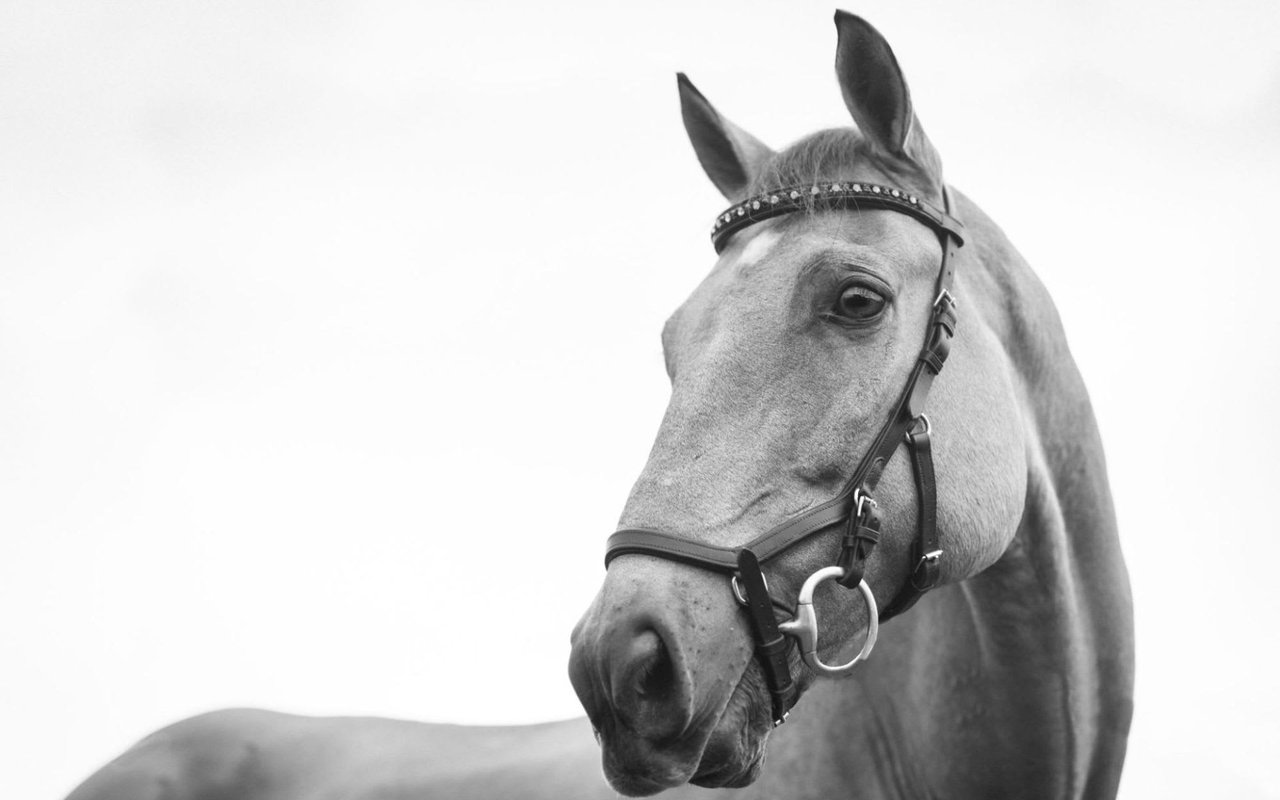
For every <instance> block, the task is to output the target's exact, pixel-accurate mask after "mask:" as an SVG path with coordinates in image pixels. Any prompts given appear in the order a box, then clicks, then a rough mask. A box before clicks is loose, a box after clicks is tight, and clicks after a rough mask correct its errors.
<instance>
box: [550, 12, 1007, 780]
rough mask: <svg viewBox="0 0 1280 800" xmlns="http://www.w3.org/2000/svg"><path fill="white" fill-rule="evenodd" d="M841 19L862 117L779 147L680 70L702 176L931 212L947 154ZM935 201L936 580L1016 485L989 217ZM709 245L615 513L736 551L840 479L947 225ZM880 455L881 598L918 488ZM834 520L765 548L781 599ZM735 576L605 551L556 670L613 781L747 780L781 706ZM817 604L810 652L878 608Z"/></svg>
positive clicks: (766, 233)
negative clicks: (594, 589) (949, 319)
mask: <svg viewBox="0 0 1280 800" xmlns="http://www.w3.org/2000/svg"><path fill="white" fill-rule="evenodd" d="M836 27H837V30H838V44H837V52H836V75H837V78H838V82H839V85H840V89H841V93H842V95H843V98H844V102H845V104H846V106H847V107H848V109H849V112H850V114H851V115H852V117H853V121H854V122H855V123H856V129H855V128H847V129H835V130H827V131H822V132H819V133H816V134H813V135H811V136H808V137H806V138H804V139H801V140H800V141H798V142H797V143H795V144H793V145H792V146H790V147H788V148H786V149H784V150H782V151H779V152H775V151H773V150H772V149H770V148H769V147H768V146H766V145H765V144H763V143H762V142H760V141H759V140H758V139H756V138H755V137H753V136H751V135H750V134H748V133H747V132H745V131H743V130H742V129H740V128H738V127H737V126H736V125H734V124H733V123H731V122H729V121H728V120H727V119H725V118H724V117H723V116H721V115H720V114H719V113H718V112H717V111H716V110H715V109H714V108H713V107H712V106H711V104H710V103H709V102H708V101H707V100H706V98H704V97H703V95H702V94H701V93H699V92H698V90H697V89H695V88H694V86H693V84H692V83H690V82H689V81H688V80H687V79H686V78H685V77H684V76H683V75H681V76H680V78H679V81H678V85H679V93H680V100H681V108H682V115H683V118H684V124H685V127H686V129H687V131H688V134H689V137H690V139H691V140H692V143H693V147H694V150H695V152H696V154H697V157H698V160H699V161H700V162H701V164H702V166H703V168H704V169H705V171H706V173H707V175H708V176H709V177H710V178H711V180H712V182H713V183H714V184H715V185H716V186H717V187H718V188H719V189H720V191H721V192H722V193H723V194H724V195H725V196H726V197H727V198H728V199H729V200H730V201H731V202H733V203H743V202H744V201H747V200H749V199H750V198H758V197H762V196H763V197H766V198H767V197H768V196H769V192H772V191H775V190H778V189H780V188H781V187H795V186H800V187H806V186H810V185H813V186H814V192H815V194H816V193H817V192H818V191H819V189H818V187H819V186H821V187H823V189H822V191H828V188H829V187H831V186H833V185H834V186H835V187H837V188H838V189H840V190H841V191H844V190H845V188H846V187H851V186H853V185H855V184H856V185H857V186H859V187H861V186H863V185H865V186H874V187H876V191H877V192H879V191H880V188H879V187H882V186H883V187H893V189H894V191H895V195H896V193H897V192H898V191H900V192H901V195H902V196H903V197H910V198H911V200H912V202H914V201H915V199H916V198H919V199H920V200H921V201H922V202H924V203H925V204H927V205H928V206H930V207H933V208H939V209H941V208H947V207H948V201H949V200H948V196H945V193H946V192H947V190H946V189H945V188H944V183H943V179H942V172H941V162H940V160H939V158H938V155H937V153H936V152H935V150H934V148H933V146H932V145H931V144H930V142H929V139H928V138H927V137H926V136H925V133H924V130H923V129H922V127H921V125H920V121H919V120H918V119H917V118H916V116H915V114H914V112H913V110H912V104H911V100H910V95H909V92H908V89H907V84H906V82H905V80H904V79H903V75H902V72H901V71H900V69H899V67H898V63H897V61H896V59H895V57H894V55H893V52H892V51H891V50H890V48H889V46H888V44H887V43H886V42H885V40H884V38H883V37H882V36H881V35H880V34H879V33H878V32H877V31H876V30H875V29H874V28H872V27H871V26H870V25H869V24H868V23H866V22H865V21H863V20H861V19H859V18H858V17H855V16H853V15H850V14H846V13H843V12H840V13H837V15H836ZM766 202H767V201H766ZM733 213H734V210H733V209H731V211H730V215H732V214H733ZM747 213H748V214H749V213H751V210H750V209H748V210H747ZM951 213H954V214H955V216H956V217H958V218H960V219H962V220H964V221H965V222H966V223H968V224H969V227H968V229H967V230H966V231H965V233H964V236H965V238H966V242H965V245H964V247H963V248H961V249H960V251H959V252H960V255H959V257H958V260H959V266H958V267H957V268H956V276H955V282H954V287H953V289H952V293H953V294H954V296H955V298H956V301H957V303H958V304H959V306H960V307H961V309H962V312H963V313H962V315H961V318H960V320H959V324H958V325H957V328H956V331H955V336H954V340H953V341H952V342H951V347H950V355H949V359H948V361H947V365H946V370H945V371H943V372H942V373H941V374H940V376H939V378H938V380H937V381H936V382H935V383H934V384H933V386H932V391H931V392H930V394H929V395H928V401H927V408H926V411H927V416H928V425H929V427H930V428H931V429H932V436H933V440H932V450H933V454H934V459H935V460H936V475H937V478H936V512H937V513H936V528H937V537H938V539H939V540H940V541H941V542H942V549H943V550H944V554H943V556H942V557H941V558H940V559H939V560H938V562H937V568H938V570H939V574H938V577H939V578H940V582H939V585H945V584H950V583H956V582H959V581H964V580H965V579H966V578H969V577H970V576H973V575H975V574H977V573H978V572H980V571H982V570H983V569H985V568H986V567H988V566H989V565H991V564H992V563H994V562H995V561H997V559H999V558H1000V556H1001V554H1002V553H1003V552H1004V551H1005V549H1006V547H1008V545H1009V543H1010V541H1011V540H1012V539H1013V537H1014V534H1015V532H1016V531H1017V529H1018V525H1019V521H1020V519H1021V517H1022V513H1023V504H1024V499H1025V495H1026V491H1027V464H1026V458H1027V456H1026V444H1025V435H1024V428H1025V415H1024V413H1023V411H1022V410H1021V408H1020V405H1019V390H1018V388H1017V381H1016V380H1015V378H1014V376H1013V374H1012V372H1011V369H1010V366H1009V356H1008V354H1007V353H1006V351H1005V348H1004V346H1003V344H1002V336H1001V335H1000V334H1001V332H1000V331H999V330H997V329H998V328H999V326H1001V325H1003V324H1004V323H1002V322H1001V320H1003V319H1005V314H1004V304H1005V303H1006V302H1007V301H1006V300H1002V297H1001V293H1000V291H999V287H998V286H995V285H992V279H991V277H990V274H989V273H988V272H986V271H984V270H983V269H981V268H979V267H977V266H975V265H976V264H979V263H980V262H981V261H982V260H983V259H993V258H999V257H1000V253H999V252H998V251H996V250H993V249H991V248H990V247H987V246H986V245H984V241H983V234H984V230H983V226H984V225H986V224H988V223H986V222H985V217H983V216H982V215H981V214H980V212H977V211H976V209H974V208H973V206H972V205H971V204H969V203H968V201H967V200H964V199H963V198H959V199H958V202H957V203H956V205H955V206H954V208H953V209H952V212H951ZM730 222H732V219H730ZM718 244H719V245H720V246H721V247H722V250H721V252H720V253H719V259H718V260H717V261H716V263H715V266H714V267H713V268H712V270H711V272H710V274H709V275H708V276H707V277H706V279H705V280H704V281H703V282H702V283H701V285H699V286H698V287H697V289H696V290H695V291H694V292H693V294H692V295H691V296H690V297H689V298H688V299H687V300H686V301H685V302H684V304H683V305H682V306H681V307H680V308H679V309H677V310H676V311H675V313H674V314H673V315H672V316H671V317H670V319H669V320H668V321H667V323H666V325H665V327H664V329H663V332H662V342H663V348H664V353H665V358H666V365H667V371H668V374H669V376H670V380H671V386H672V392H671V398H670V403H669V405H668V407H667V411H666V414H665V417H664V419H663V421H662V424H661V427H660V428H659V430H658V433H657V439H656V441H655V443H654V446H653V450H652V452H651V454H650V456H649V460H648V462H647V464H646V465H645V467H644V470H643V472H642V473H641V475H640V477H639V479H638V480H637V482H636V484H635V486H634V488H633V490H632V492H631V494H630V497H629V499H628V500H627V503H626V506H625V508H624V510H623V513H622V517H621V526H622V527H623V528H627V529H642V530H656V531H665V532H670V533H672V534H677V535H678V536H679V537H681V538H682V539H683V540H687V541H688V542H691V543H693V544H694V545H695V546H696V545H705V546H708V547H710V548H713V549H714V548H718V549H720V550H723V551H732V550H734V549H735V548H740V547H742V546H743V545H744V544H745V543H747V542H750V541H752V540H754V539H756V538H757V537H759V536H760V534H761V533H762V532H764V531H768V530H772V529H776V528H777V527H778V526H779V525H783V524H785V523H786V521H787V520H790V519H794V518H796V517H797V516H798V515H803V514H804V513H805V512H806V511H809V510H812V509H815V508H819V507H821V506H823V504H829V503H830V501H831V500H832V498H833V497H838V496H840V494H841V492H842V491H844V490H845V489H846V487H847V484H848V481H849V479H850V476H851V475H852V474H853V473H854V472H855V470H857V469H858V468H859V464H860V462H861V461H862V459H863V456H864V454H866V453H867V452H868V451H869V450H870V449H871V448H872V447H873V445H874V440H875V439H876V437H877V436H878V435H879V434H880V433H881V431H882V430H884V429H885V421H886V419H888V418H891V417H892V416H893V413H894V409H895V404H897V403H899V401H900V399H901V398H900V395H901V393H902V388H903V386H904V384H905V383H906V382H907V381H908V380H909V377H910V376H911V374H912V371H913V369H915V368H916V364H917V361H918V359H919V357H920V354H921V343H922V341H923V340H925V339H926V338H927V336H928V330H929V326H930V324H931V319H932V318H933V315H934V314H935V309H936V303H935V300H936V299H937V298H936V297H935V294H936V292H937V282H938V275H939V263H940V262H941V261H942V259H943V256H944V251H945V249H946V247H947V245H948V240H947V237H946V236H941V237H940V236H939V234H938V231H937V230H936V229H933V228H931V227H930V226H929V225H926V224H922V222H921V221H920V220H919V219H916V218H913V217H912V216H911V215H910V214H905V213H897V211H895V210H893V209H889V208H883V207H878V206H876V205H874V204H871V203H867V204H865V207H861V208H860V207H859V204H858V203H857V202H852V203H844V204H842V205H840V206H839V207H836V206H824V205H821V204H816V203H815V204H809V205H808V206H806V207H805V208H804V209H801V210H795V211H792V212H791V213H785V214H777V215H774V216H771V217H768V218H763V217H762V218H761V219H760V220H759V221H755V222H754V223H753V224H750V225H747V226H743V227H741V228H740V229H735V230H734V231H733V232H732V233H731V234H730V235H727V236H724V237H720V239H719V241H718ZM900 439H901V437H899V440H900ZM895 446H896V445H895ZM904 447H905V446H904ZM900 449H902V448H900ZM875 469H876V470H877V473H878V474H877V477H878V486H877V488H876V491H875V501H876V505H877V508H878V510H879V513H880V515H881V518H880V520H879V521H880V530H881V534H880V537H879V541H878V543H877V544H876V546H875V549H874V551H873V552H872V553H871V554H870V555H869V556H868V557H867V559H866V564H865V570H864V572H863V573H862V575H861V577H862V578H863V579H864V580H865V582H866V586H867V587H868V588H869V590H870V593H871V594H872V595H873V596H874V597H875V598H880V599H881V603H882V604H883V603H885V602H887V601H888V600H889V599H892V598H895V597H898V596H900V595H901V594H902V592H903V590H904V587H905V586H907V585H908V584H909V583H910V581H911V579H912V576H913V570H914V569H916V567H917V566H918V563H917V562H918V556H919V554H918V553H916V552H914V548H915V546H916V542H917V531H918V528H919V525H920V522H921V521H920V519H919V517H920V516H921V511H920V505H921V504H920V502H919V500H918V497H917V495H918V490H917V480H916V479H915V478H914V477H913V471H912V465H911V463H910V459H909V458H907V457H906V456H903V455H899V456H898V457H896V458H890V459H888V460H887V462H886V463H881V464H878V465H876V466H875ZM844 527H845V526H844V521H843V520H841V521H840V522H839V523H834V522H833V524H830V525H828V526H826V527H824V528H823V529H821V530H816V531H814V532H813V535H808V536H805V537H804V538H803V540H801V541H798V542H796V543H795V546H793V547H790V548H788V549H787V550H786V551H785V552H782V553H779V554H777V557H776V558H771V559H770V560H768V562H767V563H766V564H765V565H764V568H763V572H764V575H765V577H766V579H767V586H768V595H769V597H770V598H771V599H772V602H773V603H774V604H776V605H778V606H779V607H780V610H779V611H778V614H779V615H780V616H781V617H782V618H784V619H785V617H786V616H787V615H788V614H790V613H792V612H791V608H790V607H791V606H793V605H794V598H796V597H797V595H798V593H799V591H800V589H801V587H802V585H803V584H804V583H805V581H806V579H807V578H808V577H809V576H811V575H812V574H814V573H815V571H817V570H819V569H821V568H823V567H827V566H829V565H831V564H833V563H835V562H836V561H837V559H838V558H839V557H840V555H841V553H840V551H841V548H842V546H843V545H842V534H841V531H842V529H843V528H844ZM735 588H736V587H735V585H734V583H733V582H732V581H731V580H730V579H729V577H728V576H727V575H726V574H724V573H722V572H718V571H716V570H714V569H707V568H704V567H703V566H700V565H699V564H697V563H688V562H687V561H686V560H681V559H680V558H671V557H667V558H664V557H657V556H655V555H654V554H651V553H645V552H626V553H623V554H621V555H617V556H616V557H614V558H613V559H612V561H611V563H610V564H609V567H608V570H607V573H606V576H605V580H604V584H603V586H602V587H601V589H600V591H599V593H598V595H597V596H596V598H595V600H594V602H593V603H592V604H591V606H590V607H589V608H588V609H587V611H586V613H585V614H584V616H583V617H582V619H581V621H580V622H579V623H578V625H577V626H576V628H575V630H574V632H573V636H572V654H571V657H570V676H571V679H572V681H573V685H574V688H575V690H576V691H577V693H578V695H579V697H580V698H581V700H582V703H583V705H584V707H585V708H586V710H587V713H588V715H589V717H590V719H591V721H592V724H593V725H594V727H595V728H596V730H597V731H598V736H599V739H600V742H601V745H602V748H603V761H604V768H605V773H606V776H607V777H608V779H609V781H610V782H611V783H612V785H613V786H614V788H616V789H617V790H618V791H620V792H622V793H624V794H628V795H646V794H652V793H654V792H657V791H660V790H662V789H665V788H669V787H672V786H675V785H678V784H681V783H685V782H689V781H691V782H693V783H695V784H698V785H702V786H742V785H746V784H748V783H751V782H752V781H753V780H755V778H756V777H757V776H758V774H759V771H760V768H761V764H762V760H763V756H764V753H765V748H766V743H767V741H768V739H769V737H770V733H771V730H772V729H773V727H774V723H775V721H776V719H775V718H777V717H778V714H777V713H776V708H775V705H776V699H774V700H771V693H770V684H769V680H768V679H767V677H768V676H766V674H765V666H763V665H762V662H761V660H760V659H758V658H757V657H756V651H757V647H758V643H757V642H756V641H755V640H754V639H753V636H752V631H751V629H750V624H749V620H748V616H747V613H746V612H745V611H744V609H743V607H742V603H741V602H740V599H739V597H737V596H735ZM928 602H929V601H928V600H926V601H924V604H923V606H927V605H928ZM813 606H814V607H815V608H816V609H817V614H818V616H819V617H820V619H821V624H822V628H821V635H820V637H819V638H818V642H817V655H818V656H819V657H821V658H823V659H828V660H834V659H836V658H838V657H839V656H840V654H841V653H848V652H851V651H856V650H857V648H858V647H859V646H860V645H861V642H862V641H863V640H864V638H865V636H866V635H867V633H868V629H869V627H870V626H871V625H872V624H873V623H874V622H875V617H874V616H873V614H874V612H873V611H872V609H871V606H870V604H868V603H866V602H864V601H863V598H862V596H861V595H860V593H859V592H857V591H849V590H847V589H845V588H842V587H840V586H837V585H835V584H834V583H831V582H826V583H822V584H820V585H818V586H817V588H816V591H815V593H814V599H813ZM894 666H895V668H896V669H901V670H912V669H918V668H919V665H918V664H897V665H894ZM783 669H784V670H785V671H786V672H787V673H788V675H786V676H784V678H789V679H790V680H791V681H794V695H795V696H793V697H792V698H791V700H790V701H789V704H790V703H791V702H794V699H795V697H797V696H799V695H800V694H802V693H803V692H805V691H806V690H808V689H810V688H811V686H812V684H813V682H814V680H815V675H814V670H813V669H811V668H810V667H807V666H805V665H804V664H802V663H801V661H800V659H799V658H797V657H796V655H795V654H792V655H791V657H790V660H789V661H787V662H785V665H784V667H783ZM803 711H804V706H802V707H801V708H800V709H798V711H797V713H802V712H803Z"/></svg>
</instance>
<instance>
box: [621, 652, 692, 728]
mask: <svg viewBox="0 0 1280 800" xmlns="http://www.w3.org/2000/svg"><path fill="white" fill-rule="evenodd" d="M616 663H618V664H619V666H620V669H619V670H618V672H617V673H615V675H616V677H617V680H616V681H615V682H614V685H613V705H614V708H616V709H617V710H618V712H619V713H620V716H621V717H622V719H623V721H624V722H625V724H626V725H627V727H629V728H631V729H632V730H633V731H635V732H636V733H638V734H640V735H641V736H644V737H645V738H648V739H653V740H660V739H666V738H671V737H674V736H676V735H678V734H679V733H680V732H681V731H683V730H684V727H685V724H686V722H687V720H686V717H687V716H688V714H687V711H688V709H687V706H688V702H687V700H688V698H685V697H683V696H682V692H681V689H682V687H681V681H680V679H679V677H678V675H677V674H676V667H675V663H674V660H673V659H672V658H671V654H670V653H669V652H668V651H667V647H666V645H665V643H664V642H663V641H662V637H661V636H659V635H658V633H657V631H654V630H652V629H647V630H643V631H641V632H640V633H638V634H636V635H635V636H634V637H632V638H631V639H630V641H628V642H627V643H626V645H625V652H624V653H623V654H622V658H621V659H619V661H618V662H616Z"/></svg>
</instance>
